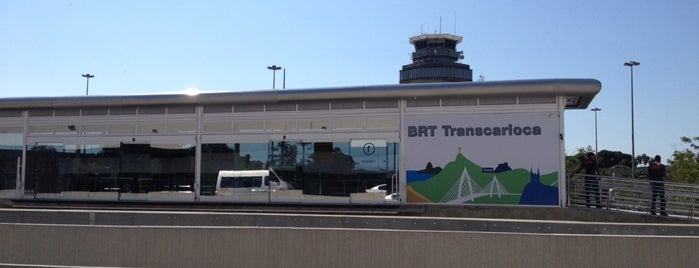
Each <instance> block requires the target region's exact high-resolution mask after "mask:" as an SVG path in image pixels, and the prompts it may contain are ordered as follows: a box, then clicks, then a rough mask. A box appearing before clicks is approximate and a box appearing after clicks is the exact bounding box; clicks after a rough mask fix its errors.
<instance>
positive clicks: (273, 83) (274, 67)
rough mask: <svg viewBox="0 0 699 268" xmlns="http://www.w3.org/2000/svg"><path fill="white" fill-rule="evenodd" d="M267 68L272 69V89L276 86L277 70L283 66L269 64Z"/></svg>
mask: <svg viewBox="0 0 699 268" xmlns="http://www.w3.org/2000/svg"><path fill="white" fill-rule="evenodd" d="M267 69H269V70H272V89H275V88H276V83H277V70H281V69H282V67H281V66H277V65H272V66H267Z"/></svg>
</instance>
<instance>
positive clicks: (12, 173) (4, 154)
mask: <svg viewBox="0 0 699 268" xmlns="http://www.w3.org/2000/svg"><path fill="white" fill-rule="evenodd" d="M21 156H22V127H0V198H6V197H16V196H17V194H16V191H15V187H16V186H17V174H18V172H17V167H18V162H19V161H21Z"/></svg>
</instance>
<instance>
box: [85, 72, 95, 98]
mask: <svg viewBox="0 0 699 268" xmlns="http://www.w3.org/2000/svg"><path fill="white" fill-rule="evenodd" d="M83 77H85V79H86V80H87V84H86V85H85V96H87V93H88V92H89V91H90V78H93V77H95V76H94V75H91V74H83Z"/></svg>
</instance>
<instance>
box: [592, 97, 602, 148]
mask: <svg viewBox="0 0 699 268" xmlns="http://www.w3.org/2000/svg"><path fill="white" fill-rule="evenodd" d="M590 111H593V112H595V155H597V112H599V111H602V109H600V108H592V109H590Z"/></svg>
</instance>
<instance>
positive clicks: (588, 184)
mask: <svg viewBox="0 0 699 268" xmlns="http://www.w3.org/2000/svg"><path fill="white" fill-rule="evenodd" d="M582 168H583V169H585V174H587V175H592V176H585V204H586V205H587V207H590V197H591V196H592V198H594V201H595V206H597V208H601V207H602V203H601V202H600V192H599V178H598V177H597V175H599V172H598V170H597V156H595V153H593V152H588V153H587V159H585V161H583V166H582Z"/></svg>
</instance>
